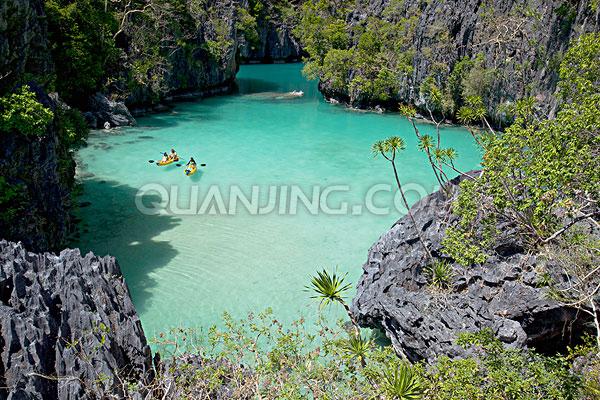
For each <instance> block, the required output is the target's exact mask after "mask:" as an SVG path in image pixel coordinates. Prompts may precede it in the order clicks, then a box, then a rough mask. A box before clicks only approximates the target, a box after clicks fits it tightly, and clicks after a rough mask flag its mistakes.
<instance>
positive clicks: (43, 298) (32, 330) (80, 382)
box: [0, 240, 152, 400]
mask: <svg viewBox="0 0 600 400" xmlns="http://www.w3.org/2000/svg"><path fill="white" fill-rule="evenodd" d="M0 348H1V351H2V352H1V354H0V398H7V399H9V400H11V399H13V400H16V399H49V400H50V399H51V400H55V399H60V400H67V399H68V400H76V399H92V398H102V395H103V394H108V393H110V394H111V395H112V396H117V397H120V398H122V397H123V391H122V390H121V389H120V387H121V386H120V385H121V384H127V383H132V384H135V383H136V382H147V381H148V380H150V379H151V378H152V358H151V352H150V348H149V346H148V345H147V343H146V339H145V337H144V332H143V330H142V326H141V323H140V320H139V317H138V315H137V313H136V311H135V308H134V306H133V303H132V302H131V299H130V297H129V291H128V289H127V285H126V284H125V282H124V281H123V277H122V275H121V272H120V269H119V266H118V264H117V263H116V261H115V259H114V258H112V257H97V256H95V255H94V254H92V253H89V254H87V255H86V256H81V255H80V253H79V250H64V251H62V252H61V253H60V254H59V255H54V254H50V253H44V254H35V253H30V252H27V251H26V250H25V249H24V247H23V246H22V245H21V244H15V243H12V242H7V241H5V240H1V241H0Z"/></svg>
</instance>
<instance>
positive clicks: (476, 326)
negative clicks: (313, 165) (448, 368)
mask: <svg viewBox="0 0 600 400" xmlns="http://www.w3.org/2000/svg"><path fill="white" fill-rule="evenodd" d="M458 182H459V181H458V179H455V180H454V181H452V182H451V184H452V189H451V190H452V194H451V195H450V197H446V195H444V194H443V193H442V192H436V193H433V194H431V195H429V196H428V197H426V198H424V199H423V200H421V201H420V202H418V203H417V204H415V205H414V206H413V207H412V209H411V210H412V213H413V216H414V218H415V220H416V224H417V226H418V228H419V229H420V230H421V235H422V236H423V239H424V241H425V242H426V243H427V246H428V247H429V249H430V251H431V252H432V254H433V256H434V257H435V259H436V260H438V261H445V262H448V263H450V265H451V268H452V283H451V285H450V288H449V289H447V290H439V289H436V288H434V287H431V286H430V285H429V284H428V279H427V275H426V272H425V268H426V267H427V266H428V265H429V264H430V263H431V262H430V261H428V259H427V256H426V254H425V252H424V250H423V247H422V245H421V243H420V242H419V238H418V236H417V234H416V233H415V230H414V227H413V224H412V222H411V220H410V219H409V218H408V217H404V218H402V219H400V220H399V221H398V222H397V223H396V224H395V225H394V226H393V227H392V228H391V229H390V230H389V231H388V232H386V233H385V234H384V235H382V236H381V238H380V239H379V241H378V242H377V243H375V244H374V245H373V247H371V249H370V251H369V257H368V260H367V262H366V263H365V264H364V266H363V270H364V272H363V275H362V276H361V278H360V280H359V283H358V288H357V294H356V297H355V298H354V301H353V304H352V312H353V313H354V315H355V316H356V318H357V320H358V322H359V323H360V324H361V325H363V326H368V327H372V328H378V329H381V330H383V331H384V332H385V333H386V335H387V336H388V337H389V338H390V339H391V341H392V344H393V346H394V348H395V349H396V350H397V352H398V353H400V354H404V355H406V356H407V357H408V358H409V359H411V360H419V359H432V358H435V357H436V356H439V355H448V356H452V357H455V356H464V355H466V351H465V349H463V348H462V347H460V346H458V345H457V344H456V340H457V339H458V335H459V334H460V333H462V332H477V331H479V330H481V329H483V328H490V329H492V330H493V331H494V333H495V334H496V336H497V337H498V338H499V339H500V340H501V341H502V342H504V344H505V345H507V346H511V347H517V348H523V347H536V348H538V349H540V350H551V351H553V352H555V351H556V350H557V349H558V348H561V347H563V346H564V344H565V341H567V340H568V339H569V338H571V331H570V330H572V331H573V332H581V331H582V329H583V328H582V325H583V324H585V323H586V319H587V316H584V315H581V314H578V313H577V311H576V310H574V309H571V308H568V307H565V306H563V305H562V304H560V303H558V302H557V301H555V300H552V299H551V298H550V296H548V291H549V288H548V287H547V286H545V285H544V283H543V281H542V280H543V277H542V276H541V275H542V274H540V273H538V272H537V271H538V270H539V269H540V268H544V269H545V270H547V271H550V272H551V277H552V278H553V280H554V281H555V282H557V284H559V283H560V282H564V280H565V279H566V278H565V277H564V276H563V275H562V274H560V273H559V272H558V269H556V268H554V267H553V266H552V265H549V264H548V263H547V262H546V261H545V260H544V259H543V258H541V257H538V256H536V255H530V254H528V253H526V252H524V251H523V248H522V247H521V245H520V244H519V243H518V242H516V239H515V237H516V235H514V234H513V233H512V232H511V231H510V229H508V228H507V227H504V226H499V227H498V232H501V233H500V235H499V237H498V238H497V239H496V244H495V250H496V254H495V255H494V256H492V257H489V258H488V260H487V261H486V262H485V263H484V264H482V265H479V266H470V267H463V266H461V265H459V264H457V263H453V262H452V260H451V259H450V258H449V257H447V256H445V255H444V252H443V249H442V245H441V241H442V239H443V237H444V233H445V230H446V227H447V226H449V225H452V224H453V223H455V222H456V220H457V218H456V217H455V216H454V215H452V214H451V213H450V211H449V208H450V204H451V202H452V201H453V199H454V198H455V196H456V194H457V190H458V186H457V184H458ZM554 271H556V272H554Z"/></svg>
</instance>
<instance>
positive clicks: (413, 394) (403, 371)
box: [382, 364, 423, 400]
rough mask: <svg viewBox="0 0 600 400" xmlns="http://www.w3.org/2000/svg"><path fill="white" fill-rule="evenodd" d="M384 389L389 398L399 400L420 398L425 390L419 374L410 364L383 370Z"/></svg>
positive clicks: (416, 399)
mask: <svg viewBox="0 0 600 400" xmlns="http://www.w3.org/2000/svg"><path fill="white" fill-rule="evenodd" d="M382 383H383V385H382V386H383V390H384V392H385V394H386V395H387V397H388V398H390V399H398V400H418V399H420V398H421V395H422V393H423V390H422V388H421V382H420V379H419V376H418V375H417V374H416V373H415V372H414V371H413V369H412V367H411V366H410V365H408V364H402V365H400V367H399V368H393V367H392V368H387V369H386V370H384V371H383V382H382Z"/></svg>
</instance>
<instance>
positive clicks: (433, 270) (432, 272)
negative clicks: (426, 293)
mask: <svg viewBox="0 0 600 400" xmlns="http://www.w3.org/2000/svg"><path fill="white" fill-rule="evenodd" d="M424 273H425V276H426V277H427V281H428V282H429V285H430V286H431V287H433V288H436V289H440V290H446V289H449V288H450V286H452V276H453V271H452V266H451V265H450V264H449V263H448V262H447V261H440V260H436V261H434V262H433V263H432V264H429V265H428V266H426V267H425V270H424Z"/></svg>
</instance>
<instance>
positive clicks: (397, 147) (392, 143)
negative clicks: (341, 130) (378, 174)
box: [372, 136, 433, 260]
mask: <svg viewBox="0 0 600 400" xmlns="http://www.w3.org/2000/svg"><path fill="white" fill-rule="evenodd" d="M404 149H406V145H405V144H404V140H402V138H401V137H398V136H392V137H390V138H387V139H386V140H380V141H378V142H375V143H374V144H373V147H372V150H373V153H374V154H375V156H377V155H382V156H383V158H385V159H386V160H387V161H389V162H390V164H391V165H392V169H393V170H394V178H395V179H396V184H397V185H398V190H399V191H400V195H401V197H402V202H403V203H404V206H405V207H406V210H407V213H408V216H409V218H410V220H411V221H412V224H413V226H414V228H415V231H416V232H417V236H418V237H419V241H420V242H421V245H422V246H423V249H424V250H425V253H426V254H427V256H428V257H429V259H430V260H431V259H433V257H432V256H431V252H430V251H429V248H428V247H427V245H426V244H425V240H423V236H421V231H420V229H419V227H418V225H417V221H415V218H414V216H413V214H412V212H411V211H410V207H409V205H408V201H407V200H406V196H405V195H404V190H403V189H402V183H401V182H400V178H399V177H398V169H397V168H396V156H397V155H398V153H400V152H401V151H403V150H404Z"/></svg>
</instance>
